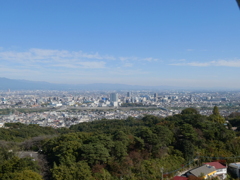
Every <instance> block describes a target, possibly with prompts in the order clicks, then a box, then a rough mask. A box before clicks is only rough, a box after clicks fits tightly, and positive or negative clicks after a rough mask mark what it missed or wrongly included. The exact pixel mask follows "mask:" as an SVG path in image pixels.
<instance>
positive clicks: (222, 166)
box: [205, 162, 226, 169]
mask: <svg viewBox="0 0 240 180" xmlns="http://www.w3.org/2000/svg"><path fill="white" fill-rule="evenodd" d="M205 164H208V165H210V166H214V167H215V168H216V169H223V168H226V166H224V165H222V164H220V163H219V162H208V163H205Z"/></svg>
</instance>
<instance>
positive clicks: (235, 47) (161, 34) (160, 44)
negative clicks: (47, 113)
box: [0, 0, 240, 88]
mask: <svg viewBox="0 0 240 180" xmlns="http://www.w3.org/2000/svg"><path fill="white" fill-rule="evenodd" d="M0 21H1V28H0V39H1V41H0V62H1V63H0V72H1V74H0V77H6V78H10V79H24V80H31V81H46V82H50V83H63V84H89V83H120V84H129V85H144V86H161V85H164V86H181V87H199V88H213V87H214V88H225V87H226V88H240V84H239V83H238V81H239V75H240V71H239V68H240V57H239V42H240V37H239V29H240V13H239V9H238V7H237V4H236V2H235V1H225V0H211V1H209V0H201V1H197V0H195V1H193V0H184V1H181V2H180V1H176V0H168V1H162V0H160V1H156V0H153V1H137V0H131V1H126V0H122V1H110V0H102V1H97V0H92V1H76V0H75V1H73V0H71V1H62V0H58V1H56V0H52V1H30V0H23V1H16V0H9V1H2V2H1V7H0Z"/></svg>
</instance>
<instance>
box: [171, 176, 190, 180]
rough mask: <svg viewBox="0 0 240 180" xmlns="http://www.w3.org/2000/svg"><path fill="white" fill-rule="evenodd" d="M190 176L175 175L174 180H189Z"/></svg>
mask: <svg viewBox="0 0 240 180" xmlns="http://www.w3.org/2000/svg"><path fill="white" fill-rule="evenodd" d="M187 179H188V178H186V177H182V176H175V177H174V178H173V180H187Z"/></svg>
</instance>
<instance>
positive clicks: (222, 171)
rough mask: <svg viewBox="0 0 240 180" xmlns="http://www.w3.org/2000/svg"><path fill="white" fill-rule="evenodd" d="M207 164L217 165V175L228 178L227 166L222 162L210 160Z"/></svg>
mask: <svg viewBox="0 0 240 180" xmlns="http://www.w3.org/2000/svg"><path fill="white" fill-rule="evenodd" d="M205 164H207V165H209V166H213V167H215V169H216V171H217V172H216V173H215V174H216V176H219V177H221V179H226V177H227V167H226V166H224V165H222V164H220V163H219V162H208V163H205Z"/></svg>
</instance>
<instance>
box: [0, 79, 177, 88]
mask: <svg viewBox="0 0 240 180" xmlns="http://www.w3.org/2000/svg"><path fill="white" fill-rule="evenodd" d="M8 89H10V90H167V89H176V88H174V87H171V86H138V85H126V84H108V83H94V84H78V85H69V84H54V83H48V82H42V81H27V80H17V79H8V78H4V77H2V78H1V77H0V90H8Z"/></svg>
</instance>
